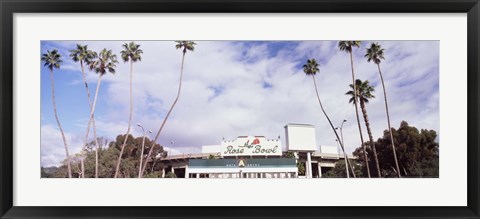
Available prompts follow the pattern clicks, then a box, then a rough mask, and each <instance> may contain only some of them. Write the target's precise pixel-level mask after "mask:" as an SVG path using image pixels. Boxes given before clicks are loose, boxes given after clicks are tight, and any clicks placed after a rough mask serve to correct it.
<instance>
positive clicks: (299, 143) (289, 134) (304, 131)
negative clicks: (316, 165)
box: [285, 124, 317, 151]
mask: <svg viewBox="0 0 480 219" xmlns="http://www.w3.org/2000/svg"><path fill="white" fill-rule="evenodd" d="M285 136H286V138H287V150H289V151H316V150H317V146H316V140H315V126H313V125H308V124H288V125H286V126H285Z"/></svg>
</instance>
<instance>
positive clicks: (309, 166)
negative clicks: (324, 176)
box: [305, 152, 312, 178]
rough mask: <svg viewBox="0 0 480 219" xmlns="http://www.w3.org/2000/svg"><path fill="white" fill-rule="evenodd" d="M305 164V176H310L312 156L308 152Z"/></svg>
mask: <svg viewBox="0 0 480 219" xmlns="http://www.w3.org/2000/svg"><path fill="white" fill-rule="evenodd" d="M305 166H306V167H307V168H306V170H307V178H312V158H311V155H310V152H307V163H306V164H305Z"/></svg>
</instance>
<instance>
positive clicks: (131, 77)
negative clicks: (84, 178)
mask: <svg viewBox="0 0 480 219" xmlns="http://www.w3.org/2000/svg"><path fill="white" fill-rule="evenodd" d="M132 80H133V61H131V60H130V115H129V117H128V128H127V134H125V140H124V141H123V144H122V149H121V150H120V155H118V160H117V168H116V170H115V176H114V178H117V175H118V170H119V169H120V162H121V161H122V155H123V150H124V149H125V145H126V144H127V139H128V134H130V123H131V122H132V111H133V96H132Z"/></svg>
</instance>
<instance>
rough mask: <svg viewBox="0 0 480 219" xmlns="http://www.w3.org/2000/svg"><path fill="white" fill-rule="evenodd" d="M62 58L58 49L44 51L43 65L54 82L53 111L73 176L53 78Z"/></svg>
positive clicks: (53, 82)
mask: <svg viewBox="0 0 480 219" xmlns="http://www.w3.org/2000/svg"><path fill="white" fill-rule="evenodd" d="M60 58H61V55H60V53H58V50H56V49H54V50H52V51H49V50H47V53H44V54H43V55H42V58H41V59H42V61H43V62H45V64H44V65H43V66H46V67H48V69H50V81H51V82H52V103H53V112H54V114H55V119H56V120H57V124H58V128H59V129H60V133H61V134H62V139H63V145H64V146H65V155H66V156H67V170H68V178H72V168H71V166H70V163H71V158H70V154H69V153H68V145H67V140H66V139H65V134H64V133H63V128H62V125H61V124H60V120H59V119H58V114H57V104H56V103H55V81H54V79H53V68H58V69H59V68H60V64H61V63H62V60H61V59H60Z"/></svg>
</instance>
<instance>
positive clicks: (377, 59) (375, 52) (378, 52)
mask: <svg viewBox="0 0 480 219" xmlns="http://www.w3.org/2000/svg"><path fill="white" fill-rule="evenodd" d="M384 51H385V49H383V48H382V47H381V46H380V45H379V44H378V43H372V45H371V46H370V48H367V53H366V54H365V57H366V58H367V61H368V62H370V61H373V62H374V63H375V64H376V65H377V68H378V74H379V75H380V79H381V81H382V87H383V97H384V100H385V111H386V112H387V122H388V132H389V133H390V140H391V143H392V149H393V158H394V159H395V165H396V168H397V176H398V177H401V174H400V168H399V166H398V159H397V153H396V152H395V143H394V141H393V135H392V127H391V126H390V114H389V113H388V102H387V91H386V89H385V82H384V81H383V75H382V71H381V70H380V63H381V62H382V61H381V59H385V57H384Z"/></svg>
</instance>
